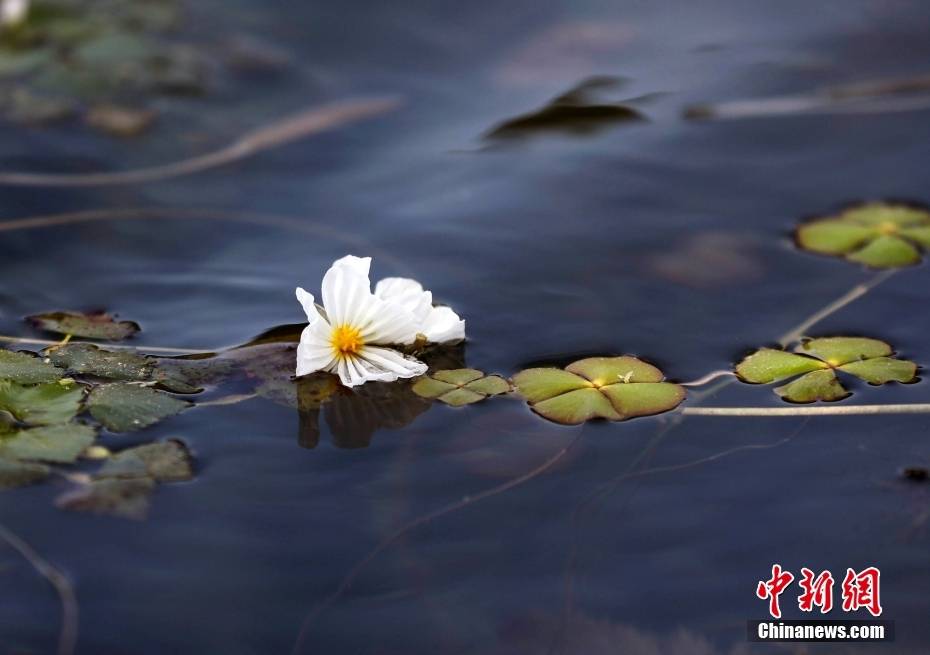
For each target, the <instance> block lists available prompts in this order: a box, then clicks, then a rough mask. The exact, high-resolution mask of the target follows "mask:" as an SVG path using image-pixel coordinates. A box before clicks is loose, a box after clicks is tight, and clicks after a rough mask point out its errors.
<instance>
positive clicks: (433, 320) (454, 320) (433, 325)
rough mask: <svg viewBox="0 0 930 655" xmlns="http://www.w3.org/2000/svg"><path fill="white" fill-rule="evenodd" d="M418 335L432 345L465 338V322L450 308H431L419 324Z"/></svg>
mask: <svg viewBox="0 0 930 655" xmlns="http://www.w3.org/2000/svg"><path fill="white" fill-rule="evenodd" d="M420 333H421V334H422V335H423V336H425V337H426V339H427V341H431V342H432V343H445V342H446V341H458V340H460V339H464V338H465V321H463V320H462V319H460V318H459V315H458V314H456V313H455V312H454V311H452V308H450V307H433V308H431V309H430V312H429V314H427V316H426V320H424V321H423V323H421V324H420Z"/></svg>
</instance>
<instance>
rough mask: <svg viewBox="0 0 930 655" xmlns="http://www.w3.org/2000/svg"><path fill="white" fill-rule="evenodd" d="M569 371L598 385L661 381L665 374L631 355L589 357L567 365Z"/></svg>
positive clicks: (566, 368)
mask: <svg viewBox="0 0 930 655" xmlns="http://www.w3.org/2000/svg"><path fill="white" fill-rule="evenodd" d="M565 370H566V371H568V372H569V373H574V374H576V375H580V376H581V377H583V378H585V379H587V380H590V381H591V382H593V383H595V384H596V385H598V386H603V385H607V384H614V383H615V382H619V381H623V382H661V381H662V380H663V379H664V377H665V376H663V375H662V371H660V370H659V369H657V368H656V367H655V366H653V365H651V364H647V363H646V362H644V361H642V360H640V359H637V358H636V357H630V356H628V355H626V356H623V357H588V358H587V359H581V360H578V361H577V362H573V363H571V364H569V365H568V366H566V367H565Z"/></svg>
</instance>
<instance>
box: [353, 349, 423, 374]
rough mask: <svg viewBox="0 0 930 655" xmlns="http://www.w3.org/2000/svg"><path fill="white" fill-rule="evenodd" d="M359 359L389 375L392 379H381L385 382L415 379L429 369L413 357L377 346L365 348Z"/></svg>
mask: <svg viewBox="0 0 930 655" xmlns="http://www.w3.org/2000/svg"><path fill="white" fill-rule="evenodd" d="M359 359H361V360H363V361H365V362H366V363H367V364H369V365H370V366H371V367H372V368H374V369H377V370H379V371H382V372H384V373H385V374H387V375H389V376H390V377H384V378H381V379H382V380H383V381H385V382H393V381H394V380H397V379H399V378H415V377H417V376H419V375H423V374H424V373H426V369H427V368H428V367H427V366H426V364H424V363H423V362H420V361H417V360H416V359H414V358H413V357H405V356H404V355H402V354H401V353H399V352H397V351H396V350H391V349H390V348H378V347H376V346H365V347H363V348H362V351H361V352H360V353H359Z"/></svg>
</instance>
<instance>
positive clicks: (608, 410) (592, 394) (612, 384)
mask: <svg viewBox="0 0 930 655" xmlns="http://www.w3.org/2000/svg"><path fill="white" fill-rule="evenodd" d="M663 380H664V376H663V374H662V372H661V371H660V370H659V369H657V368H656V367H654V366H652V365H651V364H647V363H646V362H643V361H642V360H639V359H637V358H635V357H630V356H623V357H590V358H588V359H583V360H579V361H577V362H574V363H572V364H570V365H569V366H567V367H566V369H565V370H561V369H557V368H533V369H527V370H525V371H521V372H520V373H517V375H515V376H514V378H513V383H514V385H515V386H516V387H517V390H518V391H519V392H520V394H521V395H522V396H523V397H524V398H525V399H526V400H527V402H528V403H529V404H530V407H531V408H532V409H533V411H535V412H536V413H538V414H539V415H541V416H543V417H545V418H547V419H549V420H551V421H555V422H556V423H563V424H566V425H577V424H579V423H584V422H585V421H588V420H591V419H595V418H602V419H607V420H609V421H621V420H626V419H629V418H633V417H636V416H650V415H653V414H661V413H663V412H667V411H670V410H672V409H674V408H675V407H677V406H678V405H679V404H680V403H681V401H682V400H684V398H685V390H684V388H683V387H681V386H680V385H677V384H672V383H670V382H664V381H663Z"/></svg>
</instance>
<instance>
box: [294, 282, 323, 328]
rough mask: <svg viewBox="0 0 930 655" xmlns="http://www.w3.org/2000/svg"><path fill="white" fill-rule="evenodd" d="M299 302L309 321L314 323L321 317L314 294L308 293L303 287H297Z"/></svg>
mask: <svg viewBox="0 0 930 655" xmlns="http://www.w3.org/2000/svg"><path fill="white" fill-rule="evenodd" d="M297 302H299V303H300V306H301V307H303V308H304V313H305V314H306V315H307V320H308V321H310V322H311V323H313V322H314V321H315V320H316V319H317V318H319V316H320V312H319V310H317V308H316V304H315V302H314V299H313V294H312V293H308V292H307V291H306V290H305V289H304V288H303V287H297Z"/></svg>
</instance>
